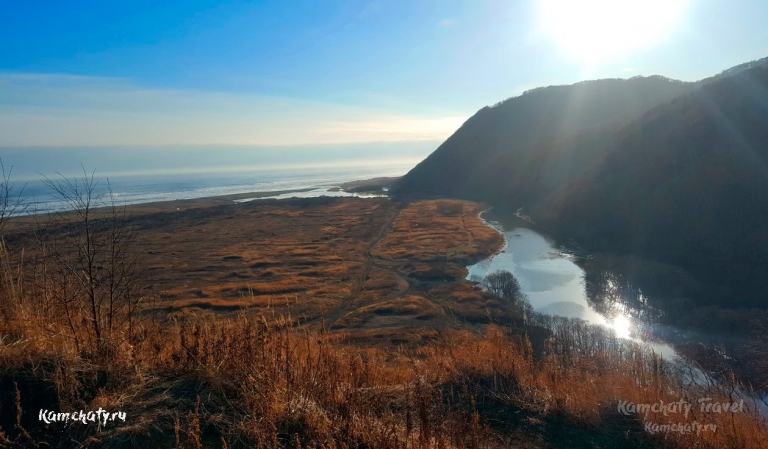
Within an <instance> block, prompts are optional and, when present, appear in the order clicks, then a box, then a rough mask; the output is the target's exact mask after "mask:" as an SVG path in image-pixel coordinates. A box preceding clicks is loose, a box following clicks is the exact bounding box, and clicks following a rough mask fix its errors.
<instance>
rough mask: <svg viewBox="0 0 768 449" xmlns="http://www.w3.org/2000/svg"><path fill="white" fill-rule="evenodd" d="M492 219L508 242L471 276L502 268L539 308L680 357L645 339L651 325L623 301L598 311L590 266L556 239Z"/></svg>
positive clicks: (667, 347)
mask: <svg viewBox="0 0 768 449" xmlns="http://www.w3.org/2000/svg"><path fill="white" fill-rule="evenodd" d="M486 223H487V224H488V225H489V226H491V227H493V228H494V229H496V230H497V231H499V232H500V233H502V234H503V235H504V237H505V244H504V247H503V248H502V249H501V251H499V252H498V253H496V254H494V255H493V256H491V257H489V258H487V259H485V260H482V261H480V262H478V263H476V264H474V265H470V266H468V267H467V269H468V270H469V274H468V276H467V278H468V279H471V280H478V279H481V278H483V277H485V276H486V275H487V274H489V273H492V272H494V271H497V270H505V271H509V272H510V273H512V274H513V275H514V276H515V278H517V280H518V282H519V283H520V287H521V289H522V291H523V293H525V295H526V296H527V297H528V300H529V301H530V303H531V306H532V307H533V309H534V310H535V311H536V312H539V313H543V314H547V315H556V316H563V317H566V318H577V319H581V320H585V321H587V322H589V323H592V324H596V325H599V326H604V327H607V328H609V329H611V330H613V331H614V332H615V333H616V335H617V336H618V337H620V338H626V339H629V340H633V341H636V342H638V343H642V344H646V345H648V346H650V347H651V348H652V349H653V350H654V351H655V352H656V353H657V354H659V355H661V356H663V357H664V358H666V359H670V360H671V359H675V358H677V357H678V354H677V352H676V351H675V349H674V348H673V347H672V346H670V345H668V344H666V343H663V342H660V341H657V340H655V341H651V340H648V339H646V338H644V337H643V336H644V335H648V333H646V332H640V328H641V327H643V328H644V327H645V326H647V323H643V324H644V326H641V323H639V322H637V320H636V319H635V318H633V316H632V315H631V314H629V313H627V311H626V309H625V308H623V307H622V305H621V303H617V304H615V305H614V307H613V310H610V311H607V313H600V312H598V311H597V310H595V308H594V307H593V305H592V303H591V302H590V301H589V299H588V297H587V290H586V286H585V281H584V270H582V269H581V267H579V266H578V265H577V264H576V263H575V261H574V260H575V257H574V256H573V255H572V254H569V253H568V252H565V251H563V250H560V249H557V248H556V247H555V245H554V242H553V241H552V240H550V239H548V238H546V237H544V236H542V235H541V234H539V233H538V232H536V231H534V230H532V229H530V228H526V227H519V226H514V227H510V228H509V229H505V228H504V226H502V225H501V224H500V223H498V222H495V221H489V222H486Z"/></svg>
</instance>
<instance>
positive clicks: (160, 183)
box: [13, 161, 415, 214]
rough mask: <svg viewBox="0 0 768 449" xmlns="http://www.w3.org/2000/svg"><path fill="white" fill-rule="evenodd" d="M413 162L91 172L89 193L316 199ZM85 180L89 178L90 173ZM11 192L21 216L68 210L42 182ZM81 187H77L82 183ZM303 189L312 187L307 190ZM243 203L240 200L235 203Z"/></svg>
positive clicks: (118, 197)
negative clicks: (93, 183)
mask: <svg viewBox="0 0 768 449" xmlns="http://www.w3.org/2000/svg"><path fill="white" fill-rule="evenodd" d="M414 165H415V164H414V163H413V162H391V161H386V162H381V163H368V164H367V165H361V164H351V165H346V166H345V165H335V166H332V167H328V166H325V167H322V166H321V167H316V168H312V167H306V166H303V165H301V166H298V165H297V166H293V167H292V166H280V167H275V168H270V169H243V170H221V169H217V168H212V169H211V170H210V171H205V170H199V169H197V170H194V171H188V172H184V171H181V172H178V171H173V172H166V173H162V172H161V173H152V174H142V173H136V174H131V173H126V174H120V175H112V176H99V174H98V173H94V181H96V188H95V190H94V194H95V195H96V196H100V197H101V198H102V201H109V198H110V192H111V197H112V198H114V200H115V201H116V203H117V204H119V205H129V204H140V203H149V202H155V201H170V200H184V199H194V198H203V197H209V196H220V195H230V194H237V193H248V192H281V191H286V190H303V191H300V192H290V193H283V194H279V195H274V196H270V198H290V197H304V198H306V197H315V196H323V195H325V196H366V195H364V194H352V193H347V192H343V191H336V190H335V189H334V187H338V186H339V185H341V184H342V183H344V182H348V181H355V180H360V179H369V178H376V177H381V176H401V175H404V174H405V173H407V172H408V170H410V169H411V168H413V166H414ZM83 176H84V175H83V174H80V175H69V176H67V177H66V179H67V180H69V181H76V182H78V183H81V182H82V178H83ZM89 176H90V174H89ZM48 179H50V180H51V181H53V182H58V181H62V180H64V179H65V178H63V177H61V176H59V175H53V176H49V177H48ZM13 185H14V191H15V192H16V194H17V195H18V194H19V193H21V196H20V200H21V203H22V204H23V205H24V207H25V210H24V213H27V214H29V213H45V212H51V211H61V210H66V209H68V208H69V207H68V205H67V204H66V202H64V201H62V199H61V198H59V197H57V196H56V195H55V194H54V192H53V190H52V189H51V187H50V186H49V185H47V184H46V181H45V178H44V177H43V176H42V175H41V176H40V179H32V180H27V181H23V182H13ZM81 185H82V184H81ZM305 189H312V190H308V191H306V190H305ZM240 201H242V200H240Z"/></svg>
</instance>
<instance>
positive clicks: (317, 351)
mask: <svg viewBox="0 0 768 449" xmlns="http://www.w3.org/2000/svg"><path fill="white" fill-rule="evenodd" d="M356 207H361V208H362V210H363V213H360V212H358V215H355V213H354V210H355V208H356ZM215 209H216V210H215V211H213V210H211V209H210V208H208V209H203V210H190V211H186V212H182V213H181V214H175V213H170V215H173V216H174V218H170V217H165V215H164V214H166V213H161V212H158V211H154V212H152V213H151V214H147V215H140V216H138V217H137V221H136V223H137V225H139V226H143V228H142V229H143V230H142V231H141V232H140V235H141V238H142V239H143V242H142V243H141V245H143V246H141V251H143V252H147V253H149V252H151V253H152V254H148V256H153V257H151V258H150V260H151V262H149V263H147V264H146V267H147V268H154V270H150V271H149V273H154V275H153V279H152V280H153V282H154V283H155V288H156V289H157V291H158V292H160V294H161V295H163V296H164V298H162V299H161V300H160V301H159V303H160V305H159V306H158V307H154V308H150V309H146V310H144V311H143V317H144V318H145V319H144V320H142V321H140V322H137V325H136V327H135V328H133V329H132V330H131V332H130V334H129V335H127V336H126V338H122V339H119V340H114V341H111V342H109V343H110V344H108V345H105V347H106V348H108V351H107V352H104V353H100V354H93V353H87V352H82V351H78V350H77V348H76V347H74V345H73V342H72V340H71V339H70V338H66V337H64V335H66V332H64V329H63V327H61V326H64V325H65V323H64V322H63V321H61V320H60V318H59V317H56V316H54V315H50V314H48V315H46V311H45V310H43V309H39V308H35V307H32V306H31V305H33V304H37V302H35V301H33V300H32V299H34V298H29V297H28V295H30V294H31V290H30V289H27V288H26V285H25V284H24V279H25V278H24V276H20V275H19V273H21V271H14V268H13V267H14V265H13V264H11V263H8V261H10V260H12V259H13V258H11V257H9V256H8V255H7V253H3V258H2V259H3V261H4V272H3V276H0V283H2V288H3V289H2V295H0V299H2V310H3V312H4V313H3V315H2V316H1V317H0V427H1V428H2V433H0V447H13V448H22V447H62V448H66V447H107V448H122V447H142V448H151V447H175V448H199V447H217V448H219V447H220V448H241V447H242V448H248V447H267V448H272V447H295V448H299V447H302V448H305V447H311V448H321V447H322V448H352V447H356V448H357V447H359V448H508V447H521V448H545V447H547V448H549V447H568V448H571V447H664V448H687V447H697V448H720V447H729V448H760V447H764V442H765V441H766V440H768V428H767V427H766V423H765V421H764V420H763V419H762V418H760V417H759V416H757V415H755V414H753V413H727V414H712V413H701V412H699V411H697V410H694V412H693V414H692V415H691V416H690V417H689V418H687V419H686V421H693V420H696V421H698V422H701V423H709V424H716V425H717V426H718V427H717V431H716V432H714V433H712V432H707V433H702V434H699V435H680V434H675V433H665V434H657V435H649V434H648V433H646V432H645V431H644V430H643V425H642V423H643V420H648V421H651V422H656V423H659V424H665V423H675V422H677V421H680V419H679V418H678V417H675V416H664V415H661V414H658V413H652V414H650V415H649V416H648V417H641V416H636V415H633V416H624V415H622V414H619V413H618V411H617V402H618V401H630V402H636V403H654V402H659V401H662V400H663V401H665V402H667V403H669V402H672V401H677V400H678V399H679V398H681V397H683V398H685V399H687V400H688V401H692V402H696V400H697V399H698V398H701V397H711V398H714V399H715V400H718V401H725V400H728V401H730V400H731V398H732V397H733V395H734V389H733V388H734V387H733V386H732V385H729V384H720V385H713V386H710V387H708V388H702V387H696V386H692V385H689V384H685V383H681V382H679V381H677V380H676V378H675V377H673V376H671V375H670V373H671V372H672V371H671V370H670V369H669V367H667V366H666V365H665V364H664V363H663V362H661V361H660V360H659V359H658V358H657V357H655V356H654V355H653V354H650V353H647V352H644V351H642V350H640V349H639V348H637V347H634V346H632V345H630V344H627V343H622V342H621V341H619V340H617V339H615V338H614V337H611V336H608V335H604V334H603V333H601V332H599V331H597V330H595V329H591V328H588V327H585V326H584V325H583V324H578V323H573V322H567V321H551V322H544V321H541V320H540V321H538V323H539V325H532V324H524V320H523V319H522V318H521V316H520V311H519V310H516V309H514V308H513V307H511V306H510V305H509V304H505V303H504V302H503V301H501V300H500V299H498V298H494V297H492V296H491V295H489V294H487V293H484V292H481V291H479V290H477V289H476V288H475V287H474V286H472V285H471V284H469V283H466V282H463V281H461V280H460V279H461V272H460V271H459V272H458V274H456V275H455V276H452V278H453V279H457V280H453V281H451V280H450V279H449V278H451V276H442V277H441V276H438V274H439V273H443V274H445V273H449V274H450V273H453V272H454V270H457V268H456V267H459V266H460V264H462V263H466V262H467V261H471V260H475V259H476V258H479V257H483V256H484V255H486V254H488V253H489V252H492V251H494V250H495V249H496V248H497V247H498V245H499V244H500V241H499V239H500V237H499V236H498V235H497V234H496V233H495V232H494V231H492V230H490V229H488V228H486V227H484V226H482V223H481V222H480V221H479V220H478V219H477V217H476V213H477V212H478V210H479V206H477V205H474V204H472V203H466V202H456V201H437V202H422V203H416V204H413V205H409V206H408V207H406V208H405V209H403V210H401V211H399V212H398V210H397V206H396V205H393V204H390V203H388V202H386V201H373V202H367V201H366V202H361V201H357V200H353V201H327V202H322V201H321V202H316V203H301V202H300V203H296V204H292V203H287V204H284V205H281V206H279V207H278V206H277V205H275V204H272V203H266V204H262V205H245V206H241V207H233V208H230V207H224V206H217V207H216V208H215ZM228 217H231V218H228ZM176 220H178V221H176ZM294 220H295V221H294ZM222 223H224V224H222ZM227 223H229V224H227ZM390 226H391V228H390ZM390 229H391V230H390ZM408 229H415V230H416V231H413V232H411V231H408ZM202 236H208V237H206V238H203V237H202ZM257 236H261V237H258V238H257ZM435 236H437V237H435ZM20 241H22V239H20V238H17V239H16V240H15V242H20ZM196 241H197V242H199V244H197V243H194V242H196ZM161 243H162V244H161ZM446 249H452V252H447V251H446ZM443 254H448V256H447V257H443V256H442V255H443ZM231 273H236V274H237V275H238V276H235V277H233V276H231ZM267 273H268V275H267ZM174 276H176V277H177V278H175V280H174ZM345 276H349V278H348V279H345V278H344V277H345ZM166 309H170V312H171V313H159V312H162V311H164V310H166ZM236 309H240V310H237V311H236ZM320 316H326V317H329V319H330V317H335V319H334V321H335V323H334V326H333V331H327V330H325V329H324V326H321V324H323V319H317V317H320ZM313 320H314V321H313ZM494 322H496V323H498V322H503V323H505V324H506V325H507V326H509V327H504V328H502V327H499V326H498V325H494V324H489V323H494ZM57 326H58V327H57ZM326 327H331V326H326ZM83 329H87V328H84V327H76V328H75V332H81V331H83ZM57 330H61V332H57ZM82 339H83V340H85V339H86V337H85V336H84V337H83V338H82ZM99 407H103V408H105V409H108V410H122V411H125V412H126V413H127V416H128V418H127V421H126V423H125V424H122V423H120V424H119V425H107V426H106V427H98V426H95V425H69V426H59V425H56V424H53V425H49V426H44V425H41V423H40V422H39V421H38V420H37V412H38V410H39V409H41V408H45V409H52V410H57V411H70V410H80V409H84V410H94V409H97V408H99Z"/></svg>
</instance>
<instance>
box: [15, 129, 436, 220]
mask: <svg viewBox="0 0 768 449" xmlns="http://www.w3.org/2000/svg"><path fill="white" fill-rule="evenodd" d="M436 146H437V145H436V143H435V142H393V143H367V144H343V145H341V144H340V145H326V146H322V145H320V146H303V147H302V146H295V147H257V146H239V147H204V146H201V147H168V148H145V147H141V148H105V149H99V148H15V149H14V148H0V162H2V164H3V167H4V169H5V171H6V173H7V172H9V171H11V170H12V175H11V182H12V184H13V186H14V192H13V194H15V195H18V194H19V193H21V196H20V200H21V202H22V203H23V204H24V206H25V210H24V213H26V214H29V213H44V212H50V211H59V210H66V209H68V208H69V207H68V205H67V204H66V203H65V202H64V201H62V200H61V198H58V197H57V196H56V195H54V194H53V192H52V189H51V188H50V186H48V185H46V179H48V180H50V181H53V182H59V181H63V180H64V179H66V180H69V181H82V178H83V176H84V175H85V173H87V174H88V176H90V175H91V174H93V176H94V180H95V181H97V185H96V189H95V191H94V193H95V194H96V195H97V196H101V197H102V199H108V197H109V193H110V191H111V197H112V198H114V200H115V201H116V203H117V204H119V205H128V204H140V203H149V202H155V201H170V200H184V199H194V198H202V197H209V196H220V195H230V194H238V193H248V192H264V191H272V192H278V191H285V190H304V189H312V190H310V191H301V192H292V193H286V194H283V195H275V196H272V198H286V197H292V196H295V197H312V196H321V195H327V196H350V195H352V194H350V193H346V192H340V191H336V189H333V188H334V187H338V186H339V185H340V184H341V183H344V182H347V181H355V180H361V179H369V178H376V177H381V176H401V175H404V174H405V173H407V172H408V171H409V170H410V169H411V168H413V167H414V166H415V165H416V164H417V163H418V162H419V161H421V160H423V159H424V158H425V157H426V156H427V155H428V154H429V153H430V152H431V151H432V150H433V149H434V148H435V147H436ZM59 173H63V174H64V175H63V176H62V175H60V174H59ZM355 196H364V195H355Z"/></svg>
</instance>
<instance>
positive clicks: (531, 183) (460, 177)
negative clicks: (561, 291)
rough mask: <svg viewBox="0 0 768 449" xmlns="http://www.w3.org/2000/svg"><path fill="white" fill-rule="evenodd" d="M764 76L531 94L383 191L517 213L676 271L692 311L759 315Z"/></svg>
mask: <svg viewBox="0 0 768 449" xmlns="http://www.w3.org/2000/svg"><path fill="white" fill-rule="evenodd" d="M767 71H768V58H766V59H762V60H759V61H753V62H749V63H745V64H741V65H739V66H736V67H733V68H731V69H728V70H725V71H723V72H722V73H720V74H718V75H716V76H713V77H711V78H707V79H706V80H702V81H700V82H697V83H683V82H678V81H672V80H668V79H666V78H662V77H649V78H633V79H630V80H600V81H590V82H584V83H579V84H575V85H573V86H558V87H547V88H541V89H536V90H534V91H531V92H528V93H525V94H523V95H522V96H520V97H516V98H512V99H509V100H507V101H505V102H503V103H500V104H499V105H497V106H495V107H493V108H484V109H482V110H480V111H479V112H478V113H477V114H475V116H473V117H472V118H470V119H469V120H468V121H467V122H466V123H465V124H464V125H463V126H462V127H461V128H460V129H459V130H457V131H456V133H454V135H453V136H451V137H450V138H449V139H448V140H447V141H446V142H445V143H443V144H442V145H441V146H440V147H439V148H438V149H437V150H436V151H435V152H434V153H433V154H432V155H431V156H430V157H429V158H427V159H426V160H425V161H423V162H422V163H421V164H419V165H418V166H417V167H416V168H414V169H413V170H412V171H411V172H410V173H408V174H407V175H406V176H404V177H403V178H402V179H401V181H400V182H399V183H398V184H397V185H396V186H394V188H393V189H392V190H393V191H394V192H396V193H397V194H399V195H402V196H456V197H460V198H468V199H473V200H482V201H487V202H489V203H490V204H492V205H493V206H495V207H496V208H497V210H498V211H499V212H501V213H510V212H513V211H515V210H517V209H518V208H521V207H522V208H525V210H526V211H527V212H528V213H530V215H532V216H533V218H534V220H535V221H536V222H537V223H538V224H540V225H542V226H544V227H545V228H546V229H547V230H548V231H550V232H551V233H552V234H553V235H554V236H555V237H557V238H560V239H574V240H575V241H576V242H577V243H578V244H579V245H581V246H583V247H584V248H585V249H587V250H591V251H604V252H609V253H619V254H622V253H624V254H627V253H631V254H635V255H641V256H644V257H648V258H651V259H657V260H659V261H662V262H665V263H668V264H673V265H677V266H680V267H683V268H685V269H686V270H689V271H690V272H691V273H693V274H694V275H696V276H697V277H698V278H700V279H705V280H706V281H707V282H706V284H707V285H706V286H704V287H702V288H701V289H700V291H696V292H689V293H688V294H689V295H693V296H695V297H696V298H697V301H705V300H707V301H709V302H717V303H721V304H728V305H748V304H750V305H755V304H762V303H764V301H763V300H764V298H765V294H763V293H762V292H764V291H765V289H766V288H768V280H767V279H768V276H767V275H766V274H767V273H768V249H766V248H768V245H766V243H768V234H767V233H766V231H764V230H763V228H764V224H765V223H766V218H768V213H767V212H766V211H768V175H767V173H768V172H767V169H766V157H767V155H768V90H767V87H766V86H768V82H767V79H768V75H767V74H766V73H767ZM704 296H708V297H709V298H704Z"/></svg>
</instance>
